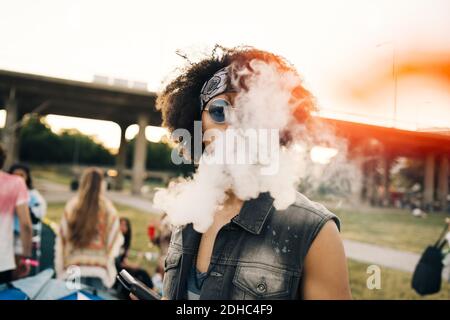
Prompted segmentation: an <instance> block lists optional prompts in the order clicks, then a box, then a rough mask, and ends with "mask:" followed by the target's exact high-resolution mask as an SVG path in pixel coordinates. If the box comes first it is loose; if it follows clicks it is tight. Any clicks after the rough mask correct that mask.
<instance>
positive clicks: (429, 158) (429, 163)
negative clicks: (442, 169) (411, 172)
mask: <svg viewBox="0 0 450 320" xmlns="http://www.w3.org/2000/svg"><path fill="white" fill-rule="evenodd" d="M434 167H435V155H434V154H433V153H428V154H427V155H426V156H425V175H424V191H423V200H424V201H423V205H424V207H425V210H429V211H431V210H432V209H433V202H434Z"/></svg>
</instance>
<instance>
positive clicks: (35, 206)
mask: <svg viewBox="0 0 450 320" xmlns="http://www.w3.org/2000/svg"><path fill="white" fill-rule="evenodd" d="M9 173H10V174H13V175H16V176H19V177H21V178H23V180H24V181H25V184H26V185H27V188H28V196H29V201H28V208H29V211H30V218H31V222H32V225H33V239H37V240H36V242H34V243H33V247H32V257H33V259H34V260H37V261H39V256H40V254H39V248H40V234H41V227H42V226H41V220H42V218H43V217H44V216H45V214H46V212H47V202H46V201H45V199H44V198H43V197H42V195H41V194H40V193H39V191H38V190H36V189H35V188H33V180H32V177H31V171H30V168H29V167H28V166H26V165H23V164H14V165H12V166H11V168H10V169H9ZM14 238H15V252H16V255H19V256H20V254H22V244H21V241H20V223H19V219H18V217H17V214H16V215H15V216H14ZM37 270H38V269H34V271H37ZM16 276H17V275H16Z"/></svg>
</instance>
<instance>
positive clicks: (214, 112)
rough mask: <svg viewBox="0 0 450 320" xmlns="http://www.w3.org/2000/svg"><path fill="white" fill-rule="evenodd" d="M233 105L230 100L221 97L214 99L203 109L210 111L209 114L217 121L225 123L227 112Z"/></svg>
mask: <svg viewBox="0 0 450 320" xmlns="http://www.w3.org/2000/svg"><path fill="white" fill-rule="evenodd" d="M232 107H233V106H232V105H231V103H230V102H229V101H228V100H225V99H222V98H219V99H215V100H213V101H212V102H211V103H210V104H208V105H207V106H206V108H205V109H203V111H208V112H209V116H210V117H211V119H212V120H213V121H214V122H215V123H219V124H221V123H225V122H226V121H227V119H226V118H227V114H228V112H229V111H230V108H232Z"/></svg>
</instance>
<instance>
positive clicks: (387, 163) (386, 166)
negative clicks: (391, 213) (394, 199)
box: [380, 155, 392, 207]
mask: <svg viewBox="0 0 450 320" xmlns="http://www.w3.org/2000/svg"><path fill="white" fill-rule="evenodd" d="M391 165H392V159H391V158H390V157H389V156H388V155H382V158H381V166H382V170H383V172H382V175H381V179H382V181H381V184H382V186H383V195H382V198H381V199H380V200H381V203H382V204H383V206H385V207H387V206H389V204H390V197H389V186H390V183H391V179H390V178H391V177H390V174H391Z"/></svg>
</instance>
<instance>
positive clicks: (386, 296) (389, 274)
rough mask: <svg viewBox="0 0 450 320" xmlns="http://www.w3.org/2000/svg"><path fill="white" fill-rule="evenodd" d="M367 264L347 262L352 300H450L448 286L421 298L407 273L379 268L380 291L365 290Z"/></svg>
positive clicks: (444, 284)
mask: <svg viewBox="0 0 450 320" xmlns="http://www.w3.org/2000/svg"><path fill="white" fill-rule="evenodd" d="M367 267H368V264H365V263H360V262H356V261H353V260H349V261H348V268H349V274H350V286H351V289H352V294H353V299H358V300H372V299H382V300H397V299H402V300H403V299H407V300H409V299H444V300H450V284H449V283H444V282H443V284H442V287H441V291H440V292H439V293H436V294H433V295H429V296H425V297H421V296H420V295H418V294H417V293H416V292H415V291H414V290H413V289H411V277H412V275H411V274H410V273H407V272H402V271H397V270H392V269H387V268H381V289H379V290H377V289H373V290H370V289H368V288H367V285H366V281H367V278H368V276H369V274H367V273H366V270H367Z"/></svg>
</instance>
